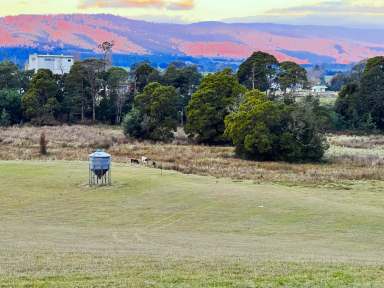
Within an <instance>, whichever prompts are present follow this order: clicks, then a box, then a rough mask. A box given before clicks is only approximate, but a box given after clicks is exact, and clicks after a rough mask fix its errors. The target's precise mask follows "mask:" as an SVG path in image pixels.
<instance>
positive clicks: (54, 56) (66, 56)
mask: <svg viewBox="0 0 384 288" xmlns="http://www.w3.org/2000/svg"><path fill="white" fill-rule="evenodd" d="M31 56H36V57H53V58H74V56H71V55H49V54H46V55H43V54H32V55H31Z"/></svg>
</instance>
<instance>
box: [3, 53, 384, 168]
mask: <svg viewBox="0 0 384 288" xmlns="http://www.w3.org/2000/svg"><path fill="white" fill-rule="evenodd" d="M105 67H106V65H105V63H104V61H102V60H98V59H87V60H84V61H79V62H76V63H75V64H74V65H73V67H72V68H71V71H70V73H69V74H66V75H60V76H59V75H53V74H52V73H51V72H50V71H49V70H39V71H37V73H33V72H31V71H21V70H19V69H18V67H17V66H16V65H14V64H13V63H11V62H3V63H0V125H1V126H8V125H12V124H19V123H26V122H30V123H31V124H33V125H55V124H59V123H80V122H81V123H106V124H115V125H120V124H122V127H123V129H124V132H125V134H126V135H127V136H129V137H134V138H137V139H148V140H154V141H170V140H172V139H173V137H174V132H175V131H176V129H177V127H178V126H183V127H184V130H185V132H186V133H187V134H188V136H189V137H190V138H191V139H193V140H194V141H196V142H198V143H204V144H209V145H216V144H225V145H227V144H233V145H234V146H235V147H236V152H237V154H238V155H239V156H240V157H244V158H248V159H255V160H282V161H318V160H320V159H321V158H322V156H323V155H324V152H325V151H326V149H327V147H328V144H327V142H326V138H325V136H324V135H325V134H324V133H325V132H327V131H330V130H337V129H339V130H343V129H344V130H359V131H368V130H369V131H371V130H382V129H384V120H383V119H384V117H383V114H384V112H383V111H384V110H383V109H382V106H383V105H384V104H383V103H384V102H383V100H384V99H383V97H384V93H383V92H382V91H383V87H384V57H375V58H372V59H369V60H368V61H365V62H362V63H359V64H358V65H356V67H355V68H354V69H353V70H352V72H351V73H349V74H348V75H342V77H341V76H340V75H338V76H337V77H335V78H336V79H342V81H343V83H342V85H340V86H341V87H342V88H341V92H340V95H339V97H338V100H337V102H336V104H335V105H334V106H324V105H321V104H320V100H319V99H318V98H317V97H316V96H311V95H308V96H307V97H303V98H300V99H295V97H293V95H294V92H295V91H296V90H297V89H300V88H302V87H306V86H307V85H308V79H307V72H306V70H305V69H304V68H303V67H301V66H300V65H298V64H296V63H294V62H290V61H287V62H281V63H279V61H278V60H277V59H276V58H275V57H274V56H273V55H270V54H268V53H264V52H255V53H253V54H252V55H251V56H250V57H249V58H248V59H246V60H245V61H244V62H243V63H242V64H241V66H240V67H239V69H238V71H237V72H236V73H235V72H233V71H232V70H230V69H224V70H223V71H219V72H217V73H213V74H209V75H206V76H203V75H202V74H201V73H200V72H199V70H198V68H197V67H196V66H192V65H186V64H184V63H171V64H170V65H169V66H168V67H167V68H166V69H165V70H164V71H161V72H160V71H158V70H157V69H155V68H153V67H152V66H151V65H150V64H149V63H138V64H136V65H134V66H133V67H132V69H131V70H130V71H129V72H128V71H127V70H125V69H122V68H118V67H112V68H110V69H108V70H106V69H105ZM277 92H279V93H277Z"/></svg>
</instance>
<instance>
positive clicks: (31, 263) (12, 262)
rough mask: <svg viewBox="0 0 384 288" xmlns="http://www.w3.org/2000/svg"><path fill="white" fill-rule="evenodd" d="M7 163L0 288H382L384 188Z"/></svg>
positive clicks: (2, 184)
mask: <svg viewBox="0 0 384 288" xmlns="http://www.w3.org/2000/svg"><path fill="white" fill-rule="evenodd" d="M87 177H88V170H87V163H85V162H60V161H56V162H26V161H19V162H0V287H382V284H383V283H384V249H383V244H384V243H383V242H384V241H383V239H384V229H383V223H384V209H383V206H384V194H383V193H384V184H383V183H382V182H374V181H371V182H356V183H355V184H351V185H350V186H343V187H340V186H335V188H332V186H328V187H327V186H319V187H317V188H314V187H307V188H305V187H300V186H291V187H288V186H282V185H274V184H257V183H254V182H251V181H248V182H247V181H245V182H234V181H232V180H229V179H216V178H213V177H202V176H189V175H182V174H179V173H176V172H171V171H163V172H161V171H160V170H158V169H148V168H142V167H128V166H124V165H122V164H116V165H115V166H114V167H113V186H112V187H100V188H89V187H88V186H87V185H86V183H87Z"/></svg>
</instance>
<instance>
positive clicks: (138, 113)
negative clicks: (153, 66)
mask: <svg viewBox="0 0 384 288" xmlns="http://www.w3.org/2000/svg"><path fill="white" fill-rule="evenodd" d="M177 99H178V96H177V92H176V89H175V88H174V87H172V86H164V85H161V84H159V83H157V82H153V83H150V84H148V85H147V86H146V87H145V88H144V91H143V92H142V93H140V94H138V95H137V96H136V97H135V100H134V109H132V111H131V112H130V113H128V114H127V116H126V117H125V119H124V123H123V129H124V132H125V134H126V135H128V136H131V137H136V138H141V139H150V140H155V141H168V140H170V139H172V138H173V132H174V131H176V129H177V108H176V102H177Z"/></svg>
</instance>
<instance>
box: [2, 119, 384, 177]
mask: <svg viewBox="0 0 384 288" xmlns="http://www.w3.org/2000/svg"><path fill="white" fill-rule="evenodd" d="M41 133H45V135H46V139H47V141H48V147H47V148H48V152H49V153H48V155H46V156H42V155H40V153H39V137H40V135H41ZM329 142H330V144H331V148H330V150H329V152H328V153H327V155H326V161H325V162H324V163H319V164H289V163H279V162H254V161H246V160H242V159H238V158H236V157H235V154H234V149H233V148H232V147H210V146H201V145H188V144H185V143H186V141H185V139H183V134H182V131H179V132H178V134H177V139H176V140H175V143H173V144H161V143H150V142H138V141H135V140H129V139H126V138H125V137H124V135H123V134H122V132H121V130H120V129H119V128H115V127H114V128H113V127H108V126H79V125H75V126H58V127H41V128H36V127H11V128H6V129H1V131H0V159H2V160H32V159H50V160H87V158H88V154H89V153H91V152H92V151H94V150H95V149H97V148H103V149H106V150H108V151H109V152H110V153H111V154H112V155H113V159H114V161H117V162H125V163H129V162H130V159H131V158H137V159H140V158H141V157H142V156H146V157H149V158H151V159H153V160H154V161H155V162H156V165H157V167H159V168H163V169H172V170H176V171H180V172H183V173H190V174H199V175H210V176H214V177H230V178H233V179H249V180H254V181H260V182H261V181H273V182H275V181H279V182H289V183H297V182H300V183H303V182H304V183H312V184H313V183H329V182H334V183H336V182H337V183H339V182H340V181H350V180H384V136H377V135H375V136H363V137H358V136H332V135H331V136H329ZM181 143H182V144H181Z"/></svg>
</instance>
